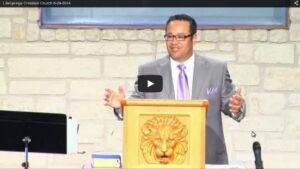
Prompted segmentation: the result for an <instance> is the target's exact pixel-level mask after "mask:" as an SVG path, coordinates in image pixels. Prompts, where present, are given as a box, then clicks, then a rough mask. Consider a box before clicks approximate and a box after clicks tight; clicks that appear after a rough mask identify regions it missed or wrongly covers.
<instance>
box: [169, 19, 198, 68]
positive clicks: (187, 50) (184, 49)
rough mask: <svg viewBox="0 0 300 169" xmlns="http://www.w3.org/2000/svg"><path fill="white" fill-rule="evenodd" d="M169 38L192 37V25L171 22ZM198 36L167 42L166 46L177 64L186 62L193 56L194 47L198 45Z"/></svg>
mask: <svg viewBox="0 0 300 169" xmlns="http://www.w3.org/2000/svg"><path fill="white" fill-rule="evenodd" d="M166 35H167V36H169V37H170V36H172V35H173V36H174V35H175V36H178V35H179V36H187V35H190V24H189V22H187V21H171V22H170V23H169V24H168V26H167V29H166ZM196 39H197V38H196V34H195V35H193V36H189V37H186V38H185V39H184V40H182V41H180V40H178V39H177V37H176V38H171V40H166V45H167V49H168V52H169V54H170V56H171V57H172V58H173V59H174V60H176V61H177V62H184V61H186V60H187V59H188V58H189V57H190V56H191V55H192V54H193V46H194V44H195V43H196Z"/></svg>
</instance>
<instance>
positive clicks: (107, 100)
mask: <svg viewBox="0 0 300 169" xmlns="http://www.w3.org/2000/svg"><path fill="white" fill-rule="evenodd" d="M123 99H125V89H124V87H123V86H119V92H118V93H117V92H115V91H113V90H111V89H109V88H106V89H105V94H104V105H105V106H110V107H112V108H114V109H118V108H121V100H123Z"/></svg>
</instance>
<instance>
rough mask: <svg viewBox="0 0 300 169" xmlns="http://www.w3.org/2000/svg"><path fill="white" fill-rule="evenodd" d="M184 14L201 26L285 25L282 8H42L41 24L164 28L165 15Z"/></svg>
mask: <svg viewBox="0 0 300 169" xmlns="http://www.w3.org/2000/svg"><path fill="white" fill-rule="evenodd" d="M178 13H185V14H188V15H191V16H192V17H194V18H195V19H196V21H197V24H198V26H199V28H200V29H223V28H238V29H243V28H247V29H249V28H250V29H251V28H252V29H258V28H266V29H271V28H280V29H282V28H288V25H289V22H288V9H287V8H284V7H281V8H270V7H269V8H42V11H41V25H42V26H43V27H60V26H70V27H82V26H91V27H100V28H163V27H164V25H165V22H166V21H167V19H168V17H169V16H170V15H173V14H178Z"/></svg>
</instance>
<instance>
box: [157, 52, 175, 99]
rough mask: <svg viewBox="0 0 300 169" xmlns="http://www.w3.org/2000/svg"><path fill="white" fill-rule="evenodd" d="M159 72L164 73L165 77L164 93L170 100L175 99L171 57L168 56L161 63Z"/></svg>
mask: <svg viewBox="0 0 300 169" xmlns="http://www.w3.org/2000/svg"><path fill="white" fill-rule="evenodd" d="M159 65H160V66H159V72H161V73H162V77H163V91H164V92H165V93H166V94H167V96H168V98H169V99H175V93H174V87H173V80H172V73H171V63H170V58H169V56H166V57H165V58H163V59H162V60H161V62H159Z"/></svg>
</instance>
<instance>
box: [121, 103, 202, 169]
mask: <svg viewBox="0 0 300 169" xmlns="http://www.w3.org/2000/svg"><path fill="white" fill-rule="evenodd" d="M122 106H123V112H124V145H123V168H139V169H149V168H155V169H159V168H165V169H167V168H176V169H194V168H201V169H202V168H205V129H206V109H207V106H208V101H207V100H157V99H156V100H148V99H143V100H137V99H134V100H133V99H132V100H123V101H122Z"/></svg>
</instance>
